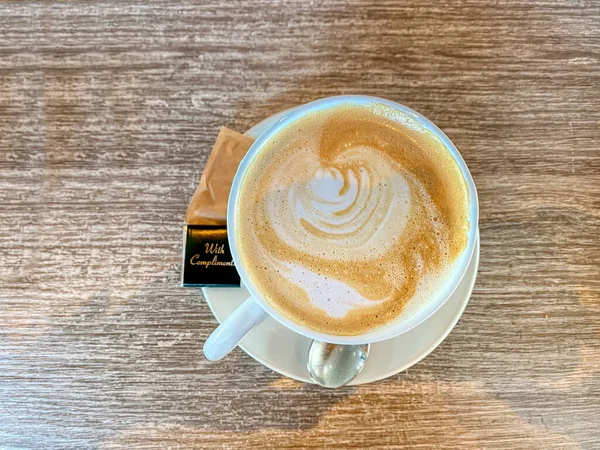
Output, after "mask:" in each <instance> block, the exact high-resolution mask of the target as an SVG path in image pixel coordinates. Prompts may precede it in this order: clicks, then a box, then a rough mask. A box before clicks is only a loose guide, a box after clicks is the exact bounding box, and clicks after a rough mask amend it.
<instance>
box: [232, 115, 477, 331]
mask: <svg viewBox="0 0 600 450" xmlns="http://www.w3.org/2000/svg"><path fill="white" fill-rule="evenodd" d="M390 109H391V108H389V107H381V106H378V107H376V108H367V107H364V106H361V107H359V106H352V105H348V106H344V107H337V108H332V109H331V110H325V111H321V112H317V113H313V114H311V115H309V116H307V117H305V118H303V119H300V120H298V121H297V123H294V125H293V126H291V127H289V131H283V132H281V133H280V134H279V135H277V136H276V138H275V139H274V140H273V141H272V142H269V143H268V144H267V145H266V146H265V148H264V149H263V150H262V151H261V152H260V153H259V154H258V156H257V157H256V160H255V161H254V162H253V165H252V168H251V170H249V172H248V173H247V174H246V176H245V178H244V180H243V184H242V188H241V191H240V197H239V203H238V205H239V206H238V211H237V214H238V216H239V224H238V227H237V229H236V230H235V232H236V233H238V237H239V241H240V254H241V257H242V259H243V261H244V263H245V264H247V265H248V267H249V273H250V276H251V277H252V278H253V280H254V281H255V282H256V283H257V284H258V286H259V288H260V289H261V292H263V293H264V295H265V297H266V299H267V301H268V302H269V303H271V304H272V305H273V307H275V308H276V309H278V310H279V311H281V312H282V314H284V315H286V316H287V317H289V318H291V319H292V320H294V321H297V322H300V323H304V324H305V325H307V326H309V327H311V328H313V329H316V330H319V331H323V332H326V333H331V334H341V335H353V334H359V333H363V332H365V331H369V330H371V329H373V328H376V327H379V326H382V325H385V324H386V323H388V322H390V321H391V320H393V319H394V318H396V317H397V316H399V315H401V314H406V313H408V312H410V311H409V310H410V309H411V308H410V306H411V305H412V306H413V309H414V307H415V305H417V306H418V305H419V304H422V303H423V302H425V301H427V300H428V299H429V298H431V295H432V292H434V291H435V290H436V288H437V287H438V286H439V285H440V283H443V282H444V281H445V279H446V277H445V275H447V274H448V273H449V271H450V268H451V266H452V263H453V262H454V260H455V259H456V258H457V256H458V255H459V254H460V252H461V251H462V250H463V249H464V247H465V246H466V240H467V231H468V225H469V224H468V193H467V188H466V183H465V182H464V179H463V178H462V174H461V173H460V169H459V168H458V166H457V165H456V162H455V161H454V160H453V158H452V156H451V155H449V154H448V151H447V150H446V149H445V148H444V147H443V145H442V143H441V142H439V141H437V138H436V137H435V136H434V135H432V134H431V133H429V132H428V131H426V130H424V129H423V128H422V127H419V126H418V123H417V122H416V121H414V120H413V119H411V118H409V117H402V118H401V120H397V117H396V119H394V120H392V119H390V115H391V114H392V111H390ZM393 114H396V115H397V114H398V113H397V112H396V111H393Z"/></svg>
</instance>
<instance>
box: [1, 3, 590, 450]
mask: <svg viewBox="0 0 600 450" xmlns="http://www.w3.org/2000/svg"><path fill="white" fill-rule="evenodd" d="M344 93H363V94H370V95H378V96H382V97H387V98H389V99H392V100H396V101H399V102H401V103H404V104H406V105H408V106H411V107H412V108H414V109H416V110H418V111H420V112H422V113H423V114H424V115H426V116H427V117H429V118H430V119H432V120H433V121H434V122H435V123H437V124H438V125H439V126H440V127H441V128H442V129H443V130H444V131H445V132H446V133H447V134H448V135H449V136H450V138H451V139H452V140H453V141H454V142H455V144H456V145H457V147H458V148H459V149H460V151H461V152H462V154H463V156H464V158H465V160H466V161H467V163H468V165H469V167H470V168H471V171H472V173H473V176H474V178H475V182H476V184H477V186H478V189H479V196H480V207H481V222H480V227H481V242H482V245H481V265H480V268H479V276H478V279H477V284H476V286H475V291H474V293H473V296H472V298H471V301H470V303H469V306H468V307H467V309H466V311H465V314H464V315H463V317H462V318H461V320H460V322H459V323H458V325H457V327H456V328H455V329H454V331H453V332H452V333H451V334H450V336H449V337H448V338H447V339H446V340H445V341H444V342H443V344H442V345H441V346H440V347H438V348H437V349H436V350H435V351H434V352H433V353H432V354H431V355H429V356H428V357H427V358H426V359H425V360H423V361H422V362H420V363H419V364H417V365H416V366H414V367H412V368H411V369H409V370H408V371H406V372H403V373H401V374H399V375H397V376H394V377H392V378H390V379H387V380H385V381H382V382H378V383H374V384H370V385H363V386H360V387H350V388H344V389H340V390H336V391H328V390H323V389H321V388H318V387H314V386H309V385H304V384H301V383H297V382H295V381H291V380H289V379H285V378H283V377H281V376H279V375H278V374H276V373H273V372H272V371H271V370H269V369H267V368H265V367H263V366H261V365H260V364H258V363H257V362H255V361H254V360H253V359H251V358H250V357H248V356H246V355H245V354H244V353H242V352H241V351H240V350H235V351H234V352H233V353H232V354H231V355H230V357H228V358H227V359H226V360H224V361H222V362H220V363H209V362H207V361H206V360H205V359H204V358H203V356H202V351H201V346H202V343H203V342H204V340H205V339H206V337H207V336H208V334H209V332H210V331H211V330H212V329H213V328H214V327H215V324H216V322H215V320H214V319H213V317H212V315H211V313H210V311H209V309H208V307H207V305H206V304H205V302H204V301H203V299H202V296H201V293H200V291H199V290H195V289H184V288H181V287H180V286H179V277H180V258H181V226H182V223H183V216H184V212H185V209H186V206H187V203H188V202H189V200H190V198H191V196H192V193H193V191H194V188H195V185H196V183H197V180H198V178H199V176H200V173H201V172H202V169H203V166H204V164H205V161H206V157H207V154H208V152H209V150H210V148H211V145H212V143H213V141H214V139H215V137H216V135H217V132H218V130H219V127H220V126H222V125H224V126H228V127H230V128H233V129H236V130H241V131H243V130H245V129H247V128H248V127H250V126H251V125H252V124H254V123H256V122H257V121H259V120H261V119H263V118H264V117H266V116H267V115H269V114H271V113H274V112H276V111H279V110H281V109H284V108H288V107H291V106H293V105H297V104H300V103H304V102H307V101H309V100H312V99H316V98H319V97H323V96H329V95H335V94H344ZM599 218H600V3H598V2H592V1H573V2H558V1H556V2H550V1H527V0H522V1H509V2H498V1H494V2H493V1H487V0H471V1H467V2H459V1H456V2H454V1H442V2H422V3H421V2H417V1H414V0H410V1H398V2H394V1H391V0H379V1H367V0H352V1H334V2H325V1H320V0H314V1H309V0H286V1H283V0H281V1H265V0H253V1H246V2H239V1H234V2H229V1H216V0H205V1H198V2H189V1H187V2H174V1H170V0H164V1H160V2H131V1H120V2H113V3H110V2H97V3H96V2H95V3H83V2H82V3H79V2H64V3H56V4H52V3H46V2H40V3H16V2H7V3H0V448H9V449H13V448H15V449H16V448H18V449H21V448H33V449H50V448H78V449H79V448H101V449H117V448H127V449H136V448H182V449H184V448H185V449H187V448H199V449H204V448H206V449H210V448H227V449H243V448H251V449H261V450H262V449H265V448H296V449H299V448H326V449H330V448H335V447H338V448H357V449H358V448H361V449H362V448H370V449H383V448H386V449H387V448H390V449H426V448H435V449H438V448H439V449H457V448H460V449H517V448H518V449H535V450H539V449H579V448H581V449H598V448H600V226H599V225H600V221H599Z"/></svg>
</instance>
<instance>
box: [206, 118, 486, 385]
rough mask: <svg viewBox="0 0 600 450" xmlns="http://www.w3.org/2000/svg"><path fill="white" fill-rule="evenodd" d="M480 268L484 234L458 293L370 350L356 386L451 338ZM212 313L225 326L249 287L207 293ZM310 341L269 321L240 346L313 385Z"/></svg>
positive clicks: (254, 131) (256, 131) (259, 128)
mask: <svg viewBox="0 0 600 450" xmlns="http://www.w3.org/2000/svg"><path fill="white" fill-rule="evenodd" d="M288 112H289V110H287V111H282V112H280V113H278V114H275V115H273V116H271V117H269V118H268V119H266V120H264V121H262V122H260V123H259V124H257V125H255V126H254V127H252V128H251V129H250V130H248V131H247V132H246V133H245V134H246V135H248V136H251V137H253V138H255V139H256V138H257V137H258V136H259V135H260V134H261V133H262V132H263V131H264V130H266V129H267V128H268V127H269V126H270V125H271V124H272V123H274V122H275V121H277V120H278V119H280V118H282V117H283V116H284V115H286V114H287V113H288ZM478 267H479V235H478V236H477V242H476V245H475V251H474V254H473V257H472V259H471V262H470V263H469V267H468V268H467V272H466V273H465V276H464V277H463V279H462V281H461V282H460V284H459V285H458V287H457V288H456V291H455V292H454V294H452V296H451V297H450V298H449V299H448V300H447V301H446V303H445V304H444V305H443V306H442V307H441V308H440V309H439V310H438V311H437V312H436V313H435V314H433V315H432V316H431V317H430V318H429V319H427V320H426V321H425V322H423V323H422V324H420V325H419V326H417V327H415V328H413V329H412V330H410V331H408V332H406V333H404V334H402V335H400V336H398V337H396V338H394V339H389V340H387V341H382V342H378V343H375V344H372V345H371V352H370V353H369V359H368V360H367V363H366V365H365V367H364V369H363V370H362V372H361V373H360V374H359V375H358V376H357V377H356V378H355V379H354V380H353V381H352V382H351V383H350V384H351V385H357V384H364V383H372V382H374V381H378V380H382V379H384V378H387V377H390V376H392V375H395V374H397V373H399V372H402V371H403V370H406V369H408V368H409V367H411V366H412V365H414V364H416V363H417V362H419V361H420V360H422V359H423V358H425V356H427V355H428V354H429V353H431V352H432V351H433V350H434V349H435V348H436V347H437V346H438V345H440V343H441V342H442V341H443V340H444V339H445V338H446V336H448V334H449V333H450V331H452V329H453V328H454V326H455V325H456V323H457V322H458V319H459V318H460V316H461V315H462V313H463V311H464V309H465V307H466V306H467V303H468V302H469V298H470V296H471V292H472V291H473V286H474V285H475V278H476V276H477V268H478ZM202 292H203V293H204V298H205V299H206V302H207V303H208V306H209V307H210V309H211V311H212V313H213V314H214V316H215V317H216V319H217V320H218V321H219V322H222V321H223V320H224V319H225V318H226V317H227V316H228V315H229V314H231V312H232V311H233V310H234V309H236V308H237V307H238V306H239V305H240V304H241V303H242V302H243V301H244V300H245V299H246V298H247V297H248V292H247V291H246V289H245V288H202ZM310 343H311V340H310V339H308V338H305V337H304V336H301V335H299V334H297V333H294V332H293V331H290V330H288V329H287V328H285V327H284V326H283V325H281V324H280V323H279V322H277V321H276V320H275V319H273V318H271V317H267V318H266V319H265V320H264V321H263V322H262V323H261V324H260V325H258V326H257V327H256V328H254V329H253V330H252V331H250V333H248V334H247V335H246V337H245V338H244V339H243V340H242V341H241V342H240V344H239V347H240V348H241V349H242V350H243V351H245V352H246V353H247V354H248V355H250V356H251V357H252V358H254V359H255V360H256V361H258V362H259V363H261V364H262V365H264V366H266V367H268V368H270V369H271V370H274V371H275V372H278V373H280V374H281V375H284V376H286V377H289V378H293V379H295V380H298V381H302V382H305V383H314V382H313V381H312V380H311V379H310V377H309V374H308V370H307V368H306V358H307V355H308V348H309V346H310Z"/></svg>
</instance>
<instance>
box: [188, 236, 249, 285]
mask: <svg viewBox="0 0 600 450" xmlns="http://www.w3.org/2000/svg"><path fill="white" fill-rule="evenodd" d="M183 238H184V243H183V275H182V283H181V284H182V285H183V286H215V287H216V286H224V287H225V286H229V287H230V286H239V285H240V276H239V275H238V273H237V270H236V268H235V264H234V262H233V258H232V256H231V251H230V250H229V242H228V241H227V228H225V227H210V226H201V225H187V226H186V227H185V228H184V231H183Z"/></svg>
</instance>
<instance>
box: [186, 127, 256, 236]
mask: <svg viewBox="0 0 600 450" xmlns="http://www.w3.org/2000/svg"><path fill="white" fill-rule="evenodd" d="M253 142H254V139H252V138H250V137H248V136H244V135H243V134H240V133H237V132H235V131H233V130H230V129H229V128H221V131H220V132H219V136H218V137H217V141H216V142H215V145H214V147H213V150H212V152H211V154H210V156H209V157H208V161H207V162H206V167H205V168H204V172H202V177H201V178H200V184H198V188H197V189H196V192H195V193H194V196H193V197H192V200H191V201H190V204H189V206H188V209H187V213H186V216H185V221H186V223H187V224H189V225H221V226H225V225H226V224H227V201H228V199H229V191H230V190H231V183H232V182H233V177H234V175H235V172H236V171H237V168H238V166H239V164H240V161H241V160H242V158H243V157H244V155H245V154H246V152H247V151H248V149H249V148H250V146H251V145H252V143H253Z"/></svg>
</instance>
